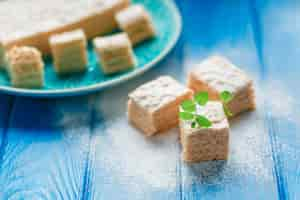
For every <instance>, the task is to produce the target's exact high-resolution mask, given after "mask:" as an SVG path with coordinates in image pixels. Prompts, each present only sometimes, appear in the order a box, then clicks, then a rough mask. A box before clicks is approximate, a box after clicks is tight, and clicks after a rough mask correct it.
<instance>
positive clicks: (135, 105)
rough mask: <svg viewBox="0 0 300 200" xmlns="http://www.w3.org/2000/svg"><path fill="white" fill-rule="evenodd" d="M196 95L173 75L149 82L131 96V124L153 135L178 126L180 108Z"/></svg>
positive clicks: (129, 103)
mask: <svg viewBox="0 0 300 200" xmlns="http://www.w3.org/2000/svg"><path fill="white" fill-rule="evenodd" d="M192 96H193V92H192V91H191V90H190V89H188V88H186V87H184V86H183V85H181V84H180V83H178V82H177V81H176V80H174V79H173V78H171V77H169V76H161V77H159V78H157V79H155V80H153V81H150V82H148V83H145V84H144V85H142V86H140V87H138V88H137V89H136V90H134V91H133V92H132V93H130V94H129V101H128V117H129V121H130V122H131V123H132V124H133V125H134V126H135V127H137V128H138V129H140V130H142V131H143V132H144V133H145V135H147V136H151V135H154V134H156V133H159V132H163V131H166V130H168V129H170V128H173V127H175V126H177V125H178V118H179V116H178V111H179V110H178V109H179V105H180V103H181V102H182V101H184V100H186V99H191V98H192Z"/></svg>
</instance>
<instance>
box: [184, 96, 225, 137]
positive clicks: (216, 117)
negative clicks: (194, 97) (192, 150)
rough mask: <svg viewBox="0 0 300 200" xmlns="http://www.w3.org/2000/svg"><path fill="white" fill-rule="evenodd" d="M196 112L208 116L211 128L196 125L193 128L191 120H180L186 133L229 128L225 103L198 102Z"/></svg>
mask: <svg viewBox="0 0 300 200" xmlns="http://www.w3.org/2000/svg"><path fill="white" fill-rule="evenodd" d="M195 114H197V115H201V116H204V117H206V118H207V119H208V120H209V121H210V122H211V123H212V125H211V127H209V128H201V127H196V128H192V126H191V124H192V122H191V121H186V120H180V124H181V127H182V128H183V129H184V130H185V131H184V132H185V133H186V134H193V133H200V132H199V130H202V129H219V128H228V127H229V123H228V120H227V117H226V115H225V112H224V109H223V104H222V103H221V102H219V101H209V102H207V104H206V105H205V106H200V105H198V104H197V106H196V111H195Z"/></svg>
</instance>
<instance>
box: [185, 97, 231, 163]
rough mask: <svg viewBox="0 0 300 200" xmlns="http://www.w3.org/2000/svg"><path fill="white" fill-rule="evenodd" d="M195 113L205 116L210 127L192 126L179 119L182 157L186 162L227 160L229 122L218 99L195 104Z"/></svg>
mask: <svg viewBox="0 0 300 200" xmlns="http://www.w3.org/2000/svg"><path fill="white" fill-rule="evenodd" d="M195 114H197V115H202V116H205V117H207V118H208V119H209V120H210V122H211V124H212V125H211V126H210V127H192V125H191V122H190V121H185V120H182V119H180V141H181V145H182V159H183V160H184V161H186V162H201V161H209V160H227V158H228V153H229V132H230V130H229V123H228V120H227V117H226V115H225V113H224V110H223V105H222V103H221V102H218V101H209V102H207V104H206V105H205V106H199V105H197V109H196V112H195Z"/></svg>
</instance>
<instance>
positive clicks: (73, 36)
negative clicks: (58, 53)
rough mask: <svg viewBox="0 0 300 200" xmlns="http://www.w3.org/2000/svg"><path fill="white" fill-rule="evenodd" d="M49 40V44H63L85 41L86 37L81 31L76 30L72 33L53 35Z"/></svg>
mask: <svg viewBox="0 0 300 200" xmlns="http://www.w3.org/2000/svg"><path fill="white" fill-rule="evenodd" d="M49 40H50V43H51V44H64V43H67V42H73V41H82V40H86V37H85V34H84V32H83V30H81V29H77V30H74V31H69V32H64V33H60V34H56V35H53V36H51V37H50V39H49Z"/></svg>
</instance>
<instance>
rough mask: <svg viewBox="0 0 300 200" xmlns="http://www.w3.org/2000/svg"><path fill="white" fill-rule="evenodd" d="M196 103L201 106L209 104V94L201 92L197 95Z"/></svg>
mask: <svg viewBox="0 0 300 200" xmlns="http://www.w3.org/2000/svg"><path fill="white" fill-rule="evenodd" d="M194 98H195V101H196V102H197V103H198V104H199V105H201V106H205V105H206V103H207V102H208V92H199V93H197V94H196V95H195V97H194Z"/></svg>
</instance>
